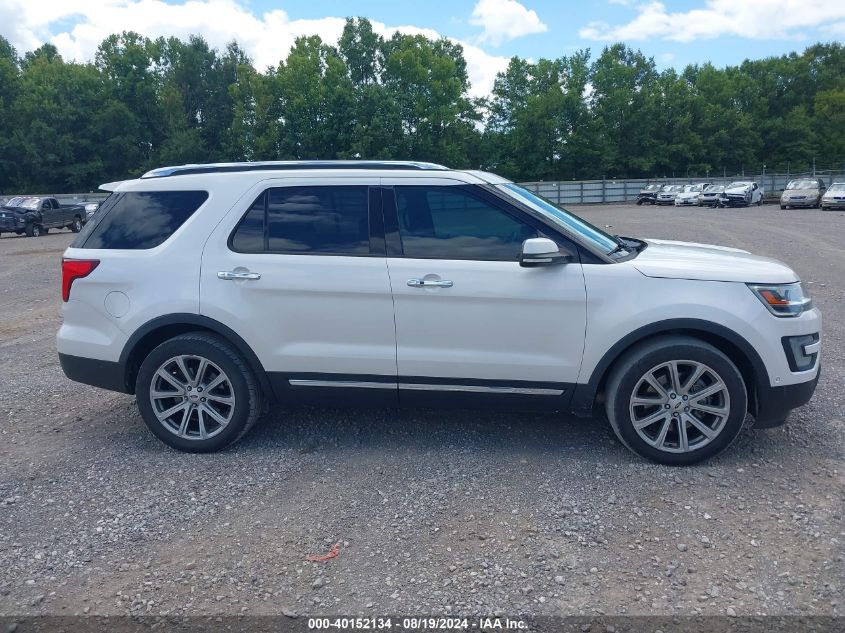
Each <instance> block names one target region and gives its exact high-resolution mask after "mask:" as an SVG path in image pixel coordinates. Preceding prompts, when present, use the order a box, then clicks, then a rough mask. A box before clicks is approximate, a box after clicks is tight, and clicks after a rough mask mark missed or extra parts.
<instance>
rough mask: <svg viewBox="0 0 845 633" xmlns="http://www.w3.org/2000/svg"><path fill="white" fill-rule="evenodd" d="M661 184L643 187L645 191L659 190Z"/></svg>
mask: <svg viewBox="0 0 845 633" xmlns="http://www.w3.org/2000/svg"><path fill="white" fill-rule="evenodd" d="M659 190H660V185H648V186H647V187H643V191H659Z"/></svg>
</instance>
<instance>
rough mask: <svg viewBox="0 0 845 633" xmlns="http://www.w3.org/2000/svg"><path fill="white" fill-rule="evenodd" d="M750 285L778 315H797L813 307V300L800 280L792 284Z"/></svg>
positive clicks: (761, 299)
mask: <svg viewBox="0 0 845 633" xmlns="http://www.w3.org/2000/svg"><path fill="white" fill-rule="evenodd" d="M748 287H749V288H751V291H752V292H753V293H754V294H755V295H756V296H757V298H758V299H759V300H760V301H762V302H763V305H764V306H766V308H768V310H769V312H771V313H772V314H774V315H775V316H778V317H797V316H798V315H800V314H802V313H803V312H804V311H806V310H809V309H810V308H812V307H813V300H812V299H811V298H810V295H809V294H808V293H807V292H806V290H805V289H804V284H802V283H801V282H800V281H796V282H795V283H791V284H771V285H762V284H748Z"/></svg>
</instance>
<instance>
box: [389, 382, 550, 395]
mask: <svg viewBox="0 0 845 633" xmlns="http://www.w3.org/2000/svg"><path fill="white" fill-rule="evenodd" d="M399 388H400V389H408V390H411V391H463V392H470V393H501V394H518V395H526V396H560V395H562V394H563V389H542V388H539V387H499V386H488V385H434V384H423V383H399Z"/></svg>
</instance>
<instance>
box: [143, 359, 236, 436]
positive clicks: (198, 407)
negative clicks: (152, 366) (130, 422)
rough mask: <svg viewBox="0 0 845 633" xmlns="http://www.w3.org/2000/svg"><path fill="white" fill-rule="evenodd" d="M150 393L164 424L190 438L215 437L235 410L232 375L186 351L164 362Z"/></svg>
mask: <svg viewBox="0 0 845 633" xmlns="http://www.w3.org/2000/svg"><path fill="white" fill-rule="evenodd" d="M149 397H150V404H152V408H153V412H154V413H155V416H156V418H158V421H159V422H160V423H161V424H162V426H164V428H166V429H167V430H168V431H170V432H171V433H173V434H174V435H177V436H178V437H181V438H185V439H188V440H206V439H209V438H211V437H214V436H215V435H217V434H219V433H220V432H221V431H223V429H224V428H226V426H227V425H228V424H229V422H231V420H232V416H233V415H234V413H235V391H234V388H233V387H232V383H231V381H230V380H229V377H228V376H227V375H226V373H225V372H224V371H223V370H222V369H220V367H219V366H217V365H216V364H215V363H212V362H211V361H210V360H208V359H207V358H204V357H202V356H194V355H187V354H183V355H180V356H174V357H173V358H170V359H169V360H167V361H165V362H164V363H162V364H161V365H160V366H159V368H158V369H157V370H156V372H155V375H154V376H153V380H152V382H151V383H150V393H149Z"/></svg>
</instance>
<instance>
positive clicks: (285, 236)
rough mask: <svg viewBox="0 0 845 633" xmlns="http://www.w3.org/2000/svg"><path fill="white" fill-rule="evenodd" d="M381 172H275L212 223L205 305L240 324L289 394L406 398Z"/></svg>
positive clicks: (279, 388)
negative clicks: (399, 381)
mask: <svg viewBox="0 0 845 633" xmlns="http://www.w3.org/2000/svg"><path fill="white" fill-rule="evenodd" d="M377 184H378V178H377V177H372V178H356V177H346V178H327V177H312V178H303V179H300V180H297V179H295V178H285V179H284V180H268V181H264V182H263V183H262V184H260V185H259V186H257V187H256V188H255V189H253V190H252V191H251V192H250V193H249V194H248V195H247V196H245V197H244V198H243V199H242V200H243V204H240V206H236V207H235V209H233V211H232V212H230V213H229V215H228V216H227V217H226V218H225V219H224V221H223V222H222V223H221V224H220V225H219V226H218V227H217V228H216V229H215V231H214V233H212V235H211V237H210V238H209V241H208V242H207V244H206V247H205V249H204V251H203V259H202V272H201V281H200V312H201V313H202V314H204V315H206V316H209V317H211V318H213V319H216V320H217V321H219V322H221V323H223V324H225V325H227V326H228V327H230V328H231V329H233V330H234V331H235V332H237V333H238V334H239V335H240V336H241V337H243V338H244V340H245V341H246V342H247V343H248V344H249V345H250V347H251V348H252V349H253V351H254V352H255V353H256V355H257V356H258V358H259V359H260V361H261V363H262V364H263V366H264V368H265V369H266V370H267V372H268V374H269V376H270V379H271V382H272V383H273V387H274V390H275V391H276V392H277V394H278V395H279V396H280V397H282V398H284V399H291V398H303V399H305V398H309V397H318V398H321V399H322V398H325V397H326V396H327V395H339V396H342V397H343V398H344V399H345V401H348V400H349V399H350V398H354V397H362V398H363V399H365V400H367V401H368V402H376V401H377V402H379V403H381V402H385V403H391V402H395V400H396V338H395V330H394V323H393V300H392V297H391V292H390V281H389V277H388V273H387V264H386V259H385V251H384V238H383V228H382V211H381V197H380V191H379V189H378V187H377V186H375V185H377Z"/></svg>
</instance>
